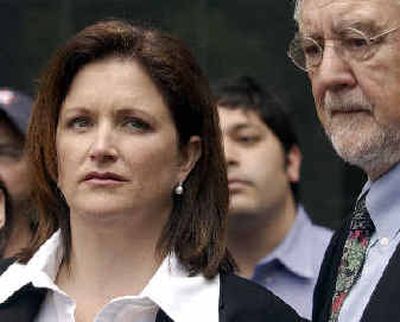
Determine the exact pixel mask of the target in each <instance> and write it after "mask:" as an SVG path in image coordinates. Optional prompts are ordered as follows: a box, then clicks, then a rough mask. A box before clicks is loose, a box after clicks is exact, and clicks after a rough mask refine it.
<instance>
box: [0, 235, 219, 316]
mask: <svg viewBox="0 0 400 322" xmlns="http://www.w3.org/2000/svg"><path fill="white" fill-rule="evenodd" d="M62 257H63V250H62V242H61V234H60V231H57V232H56V233H54V234H53V235H52V236H51V237H50V238H49V239H48V240H47V241H46V242H45V243H44V244H43V245H42V246H41V247H40V248H39V250H38V251H37V252H36V253H35V255H34V256H33V257H32V258H31V259H30V260H29V262H28V263H27V264H26V265H24V264H20V263H14V264H12V265H11V266H10V267H9V268H8V269H7V270H6V271H5V272H4V273H3V274H2V275H1V276H0V303H3V302H4V301H6V300H7V299H8V298H9V297H11V296H12V295H13V294H14V293H15V292H17V291H18V290H20V289H21V288H22V287H23V286H25V285H26V284H29V283H32V284H33V286H35V287H41V288H46V289H48V290H49V291H48V292H47V295H46V298H45V300H44V302H43V305H42V306H41V308H40V311H39V314H38V316H37V317H36V319H35V322H48V321H52V322H53V321H54V322H75V317H74V314H75V306H76V305H75V302H74V300H73V299H71V298H70V297H69V296H68V294H66V293H65V292H63V291H62V290H61V289H59V288H58V286H57V285H56V284H55V283H54V281H55V278H56V276H57V272H58V269H59V266H60V263H61V260H62ZM219 284H220V281H219V276H216V277H214V278H213V279H211V280H207V279H205V278H204V277H203V276H202V275H201V274H199V275H196V276H193V277H189V276H188V274H187V272H186V271H185V269H184V268H183V267H182V266H181V265H180V264H179V262H178V260H177V259H176V257H175V256H169V257H167V258H166V259H165V260H164V261H163V262H162V264H161V265H160V267H159V268H158V270H157V271H156V273H155V274H154V275H153V277H152V278H151V279H150V281H149V282H148V284H147V285H146V286H145V288H144V289H143V290H142V291H141V292H140V293H139V294H138V295H132V296H122V297H117V298H114V299H112V300H111V301H110V302H109V303H107V304H106V305H105V306H104V307H103V308H102V309H101V311H100V312H99V313H98V314H97V316H96V317H95V319H94V322H111V321H113V322H125V321H126V322H128V321H129V322H154V321H155V317H156V315H157V312H158V310H159V308H161V309H162V310H163V311H164V312H165V313H166V314H167V315H168V316H169V317H170V318H171V319H173V320H174V321H175V322H187V321H191V322H200V321H201V322H203V321H207V322H218V316H219V312H218V303H219V290H220V287H219Z"/></svg>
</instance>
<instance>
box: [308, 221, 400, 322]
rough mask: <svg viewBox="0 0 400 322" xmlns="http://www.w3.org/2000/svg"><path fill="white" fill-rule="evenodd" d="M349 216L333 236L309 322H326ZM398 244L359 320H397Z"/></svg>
mask: <svg viewBox="0 0 400 322" xmlns="http://www.w3.org/2000/svg"><path fill="white" fill-rule="evenodd" d="M350 222H351V216H350V217H348V218H347V219H346V220H345V222H344V223H343V225H342V227H341V228H340V229H339V230H338V231H337V232H336V233H335V234H334V235H333V237H332V239H331V242H330V244H329V246H328V248H327V250H326V253H325V257H324V261H323V262H322V265H321V270H320V273H319V277H318V282H317V285H316V286H315V289H314V302H313V319H312V320H313V321H314V322H325V321H328V319H329V315H330V312H331V303H332V298H333V293H334V290H335V284H336V276H337V271H338V267H339V263H340V260H341V257H342V253H343V248H344V244H345V242H346V239H347V235H348V233H349V229H350ZM399 299H400V246H398V247H397V249H396V251H395V252H394V254H393V256H392V258H391V259H390V261H389V263H388V265H387V266H386V268H385V271H384V272H383V275H382V277H381V279H380V281H379V282H378V285H377V286H376V288H375V290H374V291H373V293H372V295H371V298H370V299H369V302H368V304H367V307H366V308H365V310H364V313H363V316H362V319H361V321H362V322H381V321H390V322H395V321H400V305H399Z"/></svg>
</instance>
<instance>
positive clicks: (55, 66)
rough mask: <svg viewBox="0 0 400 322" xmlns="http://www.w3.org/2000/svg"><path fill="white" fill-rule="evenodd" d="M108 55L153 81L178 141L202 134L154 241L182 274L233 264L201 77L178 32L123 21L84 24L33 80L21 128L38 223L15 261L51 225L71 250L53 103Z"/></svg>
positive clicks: (212, 120) (215, 135) (216, 146)
mask: <svg viewBox="0 0 400 322" xmlns="http://www.w3.org/2000/svg"><path fill="white" fill-rule="evenodd" d="M108 57H116V58H121V59H128V60H130V59H132V60H134V61H136V62H138V63H139V64H140V65H141V66H142V67H143V68H144V69H145V71H146V72H147V73H148V75H149V76H150V78H151V79H152V80H153V82H154V83H155V84H156V86H157V88H158V90H159V91H160V93H161V94H162V96H163V97H164V99H165V102H166V104H167V106H168V108H169V110H170V113H171V115H172V117H173V119H174V122H175V126H176V128H177V132H178V135H179V145H180V147H184V146H185V145H186V144H187V143H188V140H189V139H190V137H191V136H194V135H198V136H199V137H200V138H201V151H202V153H201V157H200V159H199V160H198V162H197V164H196V165H195V167H194V169H193V170H192V171H191V173H190V175H189V176H188V178H187V180H186V181H185V193H184V194H183V195H182V196H176V197H174V198H175V199H174V209H173V211H172V213H171V215H170V217H169V219H168V221H167V223H166V225H165V227H164V229H163V233H162V235H161V236H160V239H159V243H158V250H159V252H160V254H161V255H163V256H165V255H167V254H169V253H172V252H173V253H175V254H176V255H177V257H178V258H179V260H180V261H181V263H182V264H183V265H184V267H185V268H186V269H187V270H188V272H189V273H191V274H195V273H199V272H202V273H203V274H204V275H205V276H206V277H209V278H210V277H213V276H215V274H216V273H218V272H226V271H230V270H231V269H232V267H233V266H232V261H231V259H230V256H229V254H228V252H227V251H226V246H225V222H226V214H227V208H228V190H227V182H226V169H225V164H224V157H223V151H222V148H221V139H220V130H219V125H218V118H217V114H216V109H215V106H214V104H213V102H212V98H211V93H210V89H209V85H208V81H207V79H206V77H205V76H204V75H203V73H202V71H201V69H200V68H199V66H198V65H197V63H196V61H195V59H194V57H193V55H192V54H191V52H190V51H189V50H188V49H187V47H186V46H185V45H184V44H183V43H182V42H181V41H180V40H178V39H176V38H174V37H172V36H171V35H168V34H165V33H162V32H160V31H158V30H155V29H151V28H147V27H143V26H139V25H134V24H131V23H128V22H125V21H120V20H110V21H104V22H98V23H96V24H94V25H91V26H89V27H87V28H85V29H83V30H82V31H81V32H79V33H78V34H77V35H75V36H74V37H72V39H70V40H69V41H68V42H67V43H66V44H65V45H64V46H63V47H61V48H60V49H59V51H58V52H57V53H56V54H55V55H54V57H53V59H52V60H51V62H50V64H49V66H48V68H47V69H46V70H45V72H44V74H43V75H42V78H41V80H40V86H39V91H38V95H37V98H36V101H35V104H34V108H33V113H32V118H31V124H30V128H29V131H28V142H27V148H28V153H29V156H30V159H31V163H32V166H33V169H32V173H33V176H34V184H35V189H34V199H35V201H36V203H37V206H38V208H39V212H40V215H39V226H38V230H37V233H36V235H35V236H34V240H33V242H32V244H31V246H30V247H29V248H28V250H27V252H26V253H25V254H24V255H23V256H21V258H20V260H22V261H26V260H28V259H29V258H30V257H31V256H32V255H33V253H34V252H35V251H36V250H37V249H38V247H39V246H40V245H41V244H42V243H43V242H44V241H45V240H46V239H47V238H49V236H50V235H51V234H52V233H53V232H54V231H55V230H56V229H57V228H58V227H60V228H61V232H62V235H63V240H64V250H65V255H64V256H65V258H64V260H65V261H66V262H68V261H69V256H70V252H71V239H70V225H69V209H68V205H67V204H66V203H65V200H64V198H63V196H62V193H61V192H60V191H59V189H58V187H57V176H58V174H57V157H56V156H57V151H56V147H55V138H56V128H57V122H58V116H59V112H60V107H61V105H62V103H63V101H64V99H65V97H66V95H67V94H68V91H69V87H70V85H71V82H72V80H73V78H74V77H75V75H76V74H77V73H78V71H79V70H80V69H81V68H82V67H83V66H85V65H87V64H89V63H91V62H93V61H97V60H101V59H104V58H108Z"/></svg>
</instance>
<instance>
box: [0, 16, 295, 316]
mask: <svg viewBox="0 0 400 322" xmlns="http://www.w3.org/2000/svg"><path fill="white" fill-rule="evenodd" d="M211 101H212V100H211V98H210V91H209V88H208V85H207V81H206V79H205V77H204V76H203V74H202V72H201V71H200V69H199V67H198V66H197V64H196V63H195V61H194V59H193V57H192V55H191V54H190V52H189V51H188V50H187V49H186V47H185V46H184V45H183V44H182V43H181V42H180V41H178V40H176V39H174V38H173V37H171V36H169V35H166V34H162V33H160V32H158V31H156V30H151V29H147V28H143V27H140V26H135V25H132V24H129V23H125V22H122V21H108V22H100V23H97V24H94V25H92V26H89V27H87V28H85V29H84V30H83V31H81V32H80V33H79V34H77V35H76V36H74V37H73V38H72V39H71V40H70V41H69V42H68V43H67V44H66V45H65V46H63V47H62V48H61V49H60V50H59V51H58V53H57V54H56V55H55V57H54V58H53V60H52V61H51V63H50V65H49V67H48V69H47V70H46V71H45V73H44V75H43V77H42V79H41V84H40V88H39V93H38V97H37V100H36V103H35V106H34V110H33V115H32V119H31V126H30V131H29V138H28V151H29V153H30V157H31V161H32V164H33V169H32V173H33V175H34V181H35V183H36V186H37V187H36V189H35V195H34V196H35V199H36V202H37V204H38V207H39V211H40V216H39V227H38V230H37V233H36V235H35V238H34V241H33V243H32V245H31V247H30V248H29V249H28V250H27V251H26V253H24V254H22V255H21V256H20V258H19V262H18V263H16V264H13V265H12V266H10V267H9V268H8V269H7V270H6V271H5V272H4V273H3V274H2V276H1V277H0V303H2V304H0V320H1V321H3V320H4V321H6V320H7V319H9V320H10V321H11V320H12V321H16V320H15V317H16V316H17V315H16V314H20V315H21V316H23V318H21V321H32V320H34V321H39V322H42V321H141V322H144V321H146V322H148V321H176V322H184V321H185V322H186V321H233V320H235V321H261V320H262V321H295V320H296V319H297V316H296V315H295V313H294V312H293V311H292V310H291V309H289V308H288V307H287V306H285V305H284V304H283V303H281V302H280V301H279V300H277V299H276V298H274V297H273V296H272V295H271V294H270V293H267V292H266V291H264V290H262V289H260V288H258V287H256V286H253V285H252V284H250V283H248V282H246V281H244V280H241V279H239V278H237V277H235V276H233V275H232V274H231V271H232V268H233V264H232V260H231V259H230V257H229V255H228V253H227V251H226V247H225V241H224V230H225V216H226V211H227V205H228V191H227V184H226V177H225V175H226V174H225V167H224V161H223V155H222V151H221V146H220V133H219V129H218V123H217V117H216V112H215V109H214V107H213V105H212V103H211ZM58 227H59V230H58ZM7 321H8V320H7Z"/></svg>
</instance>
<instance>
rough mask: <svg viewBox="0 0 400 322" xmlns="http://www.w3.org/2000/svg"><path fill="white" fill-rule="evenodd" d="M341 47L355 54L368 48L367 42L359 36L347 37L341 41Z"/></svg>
mask: <svg viewBox="0 0 400 322" xmlns="http://www.w3.org/2000/svg"><path fill="white" fill-rule="evenodd" d="M342 46H343V47H344V48H345V49H346V50H348V51H350V52H355V51H359V50H365V49H366V48H368V41H367V39H366V38H364V37H360V36H347V37H345V38H343V39H342Z"/></svg>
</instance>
